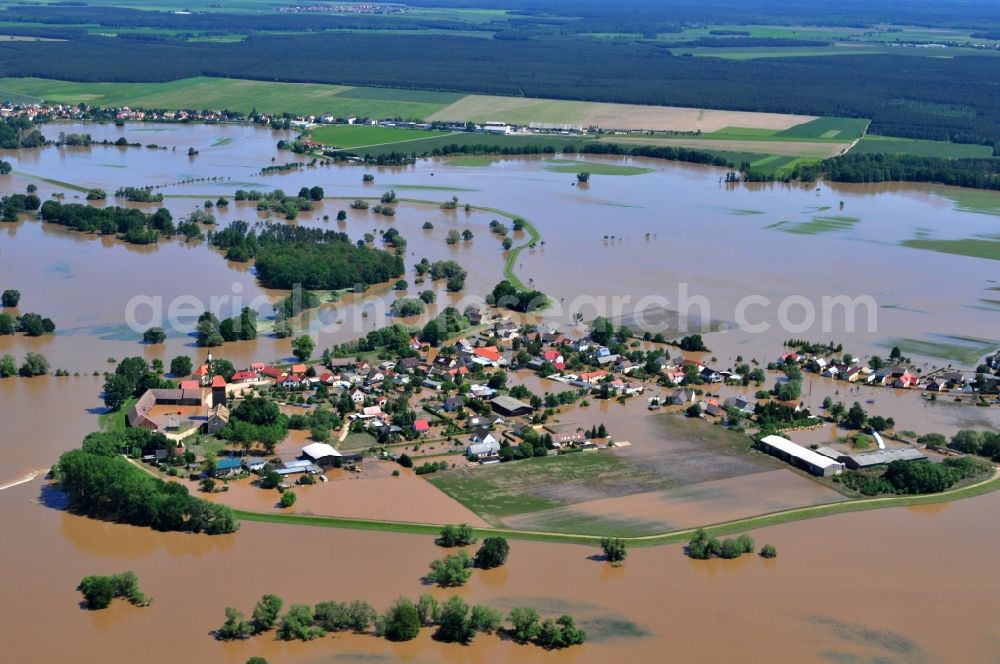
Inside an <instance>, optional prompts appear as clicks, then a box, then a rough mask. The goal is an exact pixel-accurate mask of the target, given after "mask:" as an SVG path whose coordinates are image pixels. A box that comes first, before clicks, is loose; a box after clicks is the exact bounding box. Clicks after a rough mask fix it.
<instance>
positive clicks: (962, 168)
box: [797, 154, 1000, 189]
mask: <svg viewBox="0 0 1000 664" xmlns="http://www.w3.org/2000/svg"><path fill="white" fill-rule="evenodd" d="M797 175H798V176H799V177H801V178H802V179H803V180H814V179H816V177H818V176H820V175H822V176H823V177H825V178H826V179H828V180H832V181H834V182H893V181H897V182H898V181H902V182H933V183H937V184H950V185H955V186H958V187H973V188H976V189H1000V159H942V158H940V157H914V156H911V155H888V154H846V155H844V156H841V157H835V158H833V159H826V160H824V161H822V162H820V163H819V164H818V165H816V166H807V167H804V168H802V169H801V171H798V172H797Z"/></svg>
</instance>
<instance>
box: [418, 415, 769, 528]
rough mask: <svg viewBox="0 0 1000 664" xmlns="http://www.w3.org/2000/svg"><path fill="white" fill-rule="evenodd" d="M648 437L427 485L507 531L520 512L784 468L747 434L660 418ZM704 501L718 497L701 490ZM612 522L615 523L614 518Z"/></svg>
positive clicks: (649, 524) (648, 519)
mask: <svg viewBox="0 0 1000 664" xmlns="http://www.w3.org/2000/svg"><path fill="white" fill-rule="evenodd" d="M652 432H653V433H652V436H653V437H654V438H653V439H650V440H646V441H643V442H642V443H641V444H633V445H632V446H630V447H625V448H620V449H616V450H614V451H611V450H604V451H599V452H579V453H574V454H564V455H560V456H555V457H543V458H539V459H528V460H524V461H518V462H516V463H508V464H502V465H496V466H477V467H471V468H463V469H459V470H455V471H450V472H448V473H444V474H442V475H440V476H433V477H431V478H430V479H429V480H428V481H430V482H431V483H432V484H434V485H435V486H436V487H437V488H439V489H441V490H442V491H444V492H445V493H446V494H448V495H449V496H451V497H452V498H454V499H455V500H457V501H458V502H460V503H461V504H463V505H465V506H466V507H467V508H469V509H470V510H472V511H473V512H475V513H476V514H478V515H480V516H481V517H483V519H485V520H486V521H487V522H489V523H491V524H493V525H495V526H498V527H501V526H511V525H512V522H513V521H514V520H515V519H514V517H520V516H521V515H525V514H532V513H538V512H542V511H549V510H563V509H564V508H569V507H571V506H578V505H580V504H583V503H591V502H593V501H603V500H609V499H620V498H622V497H624V496H632V495H635V494H644V493H649V492H657V491H666V490H673V489H679V488H682V487H693V486H695V485H701V484H704V483H709V482H716V481H718V480H725V479H730V478H736V477H743V476H747V475H753V474H756V473H761V472H765V471H769V470H773V469H775V468H780V467H781V464H780V462H777V461H775V460H774V459H772V458H770V457H767V456H765V455H762V454H760V453H758V452H755V451H753V450H751V448H750V445H749V440H748V439H747V438H746V437H745V436H741V435H739V434H736V433H733V432H731V431H726V430H724V429H721V428H719V427H712V426H710V425H707V424H705V423H704V422H701V421H697V422H695V421H688V420H687V418H684V417H679V416H669V415H668V416H663V417H659V418H657V419H656V420H655V421H653V422H652ZM692 491H694V489H692ZM701 495H704V496H709V495H715V494H714V493H713V492H712V491H711V490H706V492H705V493H703V494H701ZM747 501H749V499H746V500H744V502H747ZM750 510H751V512H752V513H756V514H759V513H762V512H763V511H766V507H762V508H761V509H760V510H757V507H756V505H754V504H753V503H750ZM754 510H756V511H754ZM549 514H550V515H555V516H553V523H552V524H550V525H552V526H554V527H559V528H565V529H567V531H568V530H575V529H576V528H577V527H578V526H579V525H580V523H579V521H580V519H578V518H576V517H575V516H573V517H571V516H566V517H565V518H563V517H562V516H560V515H563V514H564V512H560V511H552V512H549ZM571 514H572V513H571ZM609 518H612V517H609ZM616 520H617V521H620V519H616V518H612V521H616ZM560 523H562V525H561V526H560V525H559V524H560ZM606 525H609V524H606ZM662 525H663V523H662V519H657V518H655V517H654V516H652V515H647V516H644V517H643V518H641V519H637V520H635V521H634V522H630V523H628V524H625V523H617V526H618V527H623V528H625V529H626V530H628V531H629V532H631V533H637V532H639V531H643V532H656V531H658V530H659V531H662V530H663V528H662Z"/></svg>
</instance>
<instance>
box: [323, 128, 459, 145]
mask: <svg viewBox="0 0 1000 664" xmlns="http://www.w3.org/2000/svg"><path fill="white" fill-rule="evenodd" d="M448 135H450V133H449V132H439V131H425V130H422V129H403V128H401V127H370V126H366V125H325V126H321V127H316V128H314V129H311V130H310V131H309V136H310V138H312V139H313V140H314V141H319V142H320V143H323V144H324V145H329V146H331V147H337V148H340V149H344V150H349V149H352V148H360V147H368V146H379V145H391V144H395V143H407V142H409V143H415V142H417V141H423V140H433V139H435V138H440V137H443V136H448Z"/></svg>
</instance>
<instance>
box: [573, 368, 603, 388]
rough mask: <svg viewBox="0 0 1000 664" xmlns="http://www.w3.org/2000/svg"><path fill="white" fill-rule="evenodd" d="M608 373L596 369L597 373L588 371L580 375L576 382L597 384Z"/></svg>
mask: <svg viewBox="0 0 1000 664" xmlns="http://www.w3.org/2000/svg"><path fill="white" fill-rule="evenodd" d="M607 376H608V372H607V371H604V370H603V369H598V370H597V371H588V372H585V373H582V374H580V376H579V378H578V380H580V381H581V382H583V383H588V384H591V385H594V384H597V383H599V382H601V381H602V380H604V379H605V378H607Z"/></svg>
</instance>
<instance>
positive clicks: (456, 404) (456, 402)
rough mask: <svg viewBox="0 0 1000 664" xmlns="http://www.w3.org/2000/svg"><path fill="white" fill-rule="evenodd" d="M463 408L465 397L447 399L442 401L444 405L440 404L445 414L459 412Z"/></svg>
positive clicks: (458, 396)
mask: <svg viewBox="0 0 1000 664" xmlns="http://www.w3.org/2000/svg"><path fill="white" fill-rule="evenodd" d="M464 407H465V397H463V396H461V395H457V396H453V397H448V398H447V399H445V400H444V404H442V408H443V409H444V412H446V413H453V412H455V411H456V410H460V409H462V408H464Z"/></svg>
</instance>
